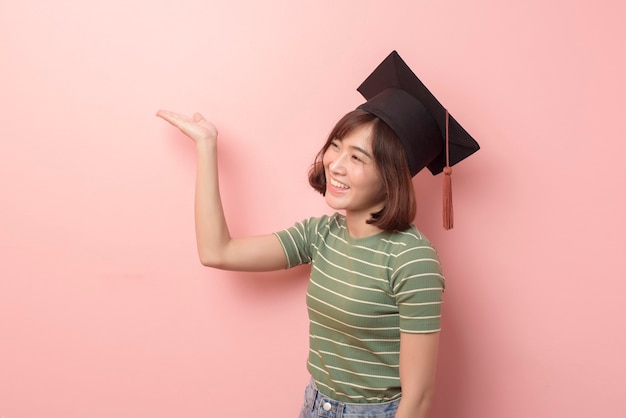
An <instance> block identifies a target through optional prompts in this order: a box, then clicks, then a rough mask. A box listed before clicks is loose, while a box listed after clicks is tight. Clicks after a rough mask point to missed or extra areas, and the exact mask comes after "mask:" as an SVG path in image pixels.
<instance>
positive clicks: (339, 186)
mask: <svg viewBox="0 0 626 418" xmlns="http://www.w3.org/2000/svg"><path fill="white" fill-rule="evenodd" d="M330 184H331V186H333V187H336V188H337V189H344V190H346V189H349V188H350V187H348V186H346V185H345V184H343V183H340V182H338V181H337V180H335V179H333V178H331V179H330Z"/></svg>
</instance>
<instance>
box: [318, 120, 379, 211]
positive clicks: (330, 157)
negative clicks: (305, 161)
mask: <svg viewBox="0 0 626 418" xmlns="http://www.w3.org/2000/svg"><path fill="white" fill-rule="evenodd" d="M371 131H372V124H371V123H368V124H365V125H361V126H359V127H357V128H355V129H353V130H352V131H351V132H350V133H349V134H347V135H346V136H344V137H343V138H342V139H333V140H332V141H331V144H330V146H329V147H328V149H327V150H326V151H325V152H324V156H323V159H322V161H323V164H324V173H325V175H326V194H325V197H326V202H327V203H328V205H329V206H330V207H331V208H333V209H335V210H345V211H346V215H347V216H354V215H357V216H364V217H365V219H369V218H370V217H371V214H372V213H373V212H378V211H380V210H381V209H382V208H383V206H384V202H385V192H384V188H383V184H382V181H381V178H380V173H379V172H378V167H377V165H376V162H375V161H374V155H373V152H372V139H371Z"/></svg>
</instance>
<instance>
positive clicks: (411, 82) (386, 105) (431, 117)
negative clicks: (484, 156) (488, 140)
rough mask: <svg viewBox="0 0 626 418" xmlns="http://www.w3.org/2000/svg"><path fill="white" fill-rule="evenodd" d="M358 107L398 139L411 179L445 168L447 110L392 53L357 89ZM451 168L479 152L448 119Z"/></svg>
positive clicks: (470, 139) (472, 142) (466, 135)
mask: <svg viewBox="0 0 626 418" xmlns="http://www.w3.org/2000/svg"><path fill="white" fill-rule="evenodd" d="M357 90H358V91H359V92H360V93H361V94H362V95H363V97H365V99H367V102H365V103H363V104H362V105H361V106H359V109H363V110H365V111H367V112H369V113H372V114H374V115H376V116H378V117H379V118H380V119H382V120H383V121H384V122H385V123H387V125H389V127H390V128H391V129H393V131H394V132H395V133H396V134H397V135H398V137H399V138H400V141H402V145H403V146H404V149H405V151H406V154H407V159H408V161H409V170H410V171H411V175H412V176H414V175H415V174H417V173H418V172H419V171H420V170H421V169H422V168H424V167H428V169H429V170H430V172H431V173H432V174H433V175H435V174H439V173H441V172H442V171H443V168H444V167H445V166H446V119H447V112H446V109H445V108H444V107H443V106H442V105H441V103H439V101H438V100H437V99H436V98H435V96H433V95H432V93H431V92H430V91H428V89H427V88H426V86H424V84H423V83H422V82H421V81H420V80H419V79H418V78H417V76H416V75H415V74H414V73H413V71H411V69H410V68H409V67H408V65H406V63H405V62H404V61H403V60H402V58H401V57H400V55H398V53H397V52H396V51H393V52H392V53H391V54H389V56H388V57H387V58H385V59H384V60H383V62H381V63H380V64H379V65H378V67H376V69H375V70H374V72H373V73H372V74H370V76H369V77H367V79H366V80H365V81H364V82H363V83H362V84H361V85H360V86H359V88H358V89H357ZM448 148H449V158H450V160H449V161H450V163H449V165H450V166H453V165H454V164H456V163H458V162H459V161H461V160H463V159H464V158H466V157H468V156H470V155H471V154H473V153H474V152H476V151H478V149H479V146H478V143H477V142H476V141H475V140H474V139H473V138H472V137H471V136H470V135H469V134H468V133H467V132H466V131H465V129H463V127H462V126H461V125H459V123H458V122H457V121H456V120H455V119H454V118H453V117H452V116H449V130H448Z"/></svg>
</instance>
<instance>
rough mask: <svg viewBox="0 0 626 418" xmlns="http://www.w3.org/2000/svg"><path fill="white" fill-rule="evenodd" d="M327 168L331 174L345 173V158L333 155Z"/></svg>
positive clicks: (340, 155)
mask: <svg viewBox="0 0 626 418" xmlns="http://www.w3.org/2000/svg"><path fill="white" fill-rule="evenodd" d="M328 168H329V169H330V171H331V172H333V173H345V170H346V165H345V156H344V155H343V154H337V155H335V158H334V159H333V160H332V161H331V162H330V164H329V165H328Z"/></svg>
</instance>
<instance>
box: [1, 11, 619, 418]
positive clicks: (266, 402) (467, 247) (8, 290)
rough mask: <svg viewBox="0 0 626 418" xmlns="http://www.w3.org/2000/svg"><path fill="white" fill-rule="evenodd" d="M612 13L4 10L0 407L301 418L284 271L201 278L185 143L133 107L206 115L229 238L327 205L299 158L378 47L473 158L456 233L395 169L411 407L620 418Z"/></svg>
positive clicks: (348, 99)
mask: <svg viewBox="0 0 626 418" xmlns="http://www.w3.org/2000/svg"><path fill="white" fill-rule="evenodd" d="M237 3H244V4H237ZM96 4H97V5H96ZM623 4H624V3H623V2H621V1H619V0H612V1H611V0H596V1H593V2H588V1H571V0H570V1H565V0H557V1H552V2H549V1H544V0H527V1H523V2H521V1H520V2H503V1H499V0H476V1H472V2H459V1H429V2H425V1H408V0H407V1H387V2H382V1H381V2H374V1H364V0H361V1H356V0H355V1H337V0H333V1H330V0H316V1H305V2H293V1H278V0H273V1H264V2H255V1H248V2H232V1H199V0H177V1H173V0H172V1H167V0H157V1H155V0H152V1H147V0H145V1H142V0H124V1H122V0H108V1H102V2H85V1H78V0H56V1H44V0H39V1H29V2H9V1H2V2H1V4H0V67H1V69H0V75H1V76H0V114H1V115H2V116H1V119H2V122H1V123H0V141H1V142H0V145H1V148H0V191H1V193H0V200H1V205H0V275H1V280H0V416H2V417H4V418H33V417H48V418H73V417H76V418H83V417H90V418H101V417H102V418H104V417H111V416H115V417H129V418H131V417H132V418H135V417H148V416H150V417H155V418H159V417H163V418H165V417H188V418H194V417H217V416H233V417H251V416H258V417H268V418H269V417H285V418H287V417H295V416H297V411H298V408H299V405H300V401H301V394H302V390H303V387H304V384H305V383H306V381H307V374H306V370H305V358H306V354H307V336H306V334H307V331H306V311H305V307H304V299H303V295H304V289H305V285H306V270H305V269H297V270H294V271H289V272H281V273H279V274H262V275H255V274H235V273H229V272H221V271H215V270H210V269H205V268H202V267H201V266H200V265H199V263H198V261H197V259H196V254H195V246H194V235H193V220H192V200H193V181H194V149H193V147H192V145H191V143H190V142H189V141H187V140H186V139H184V138H182V137H181V135H180V134H178V133H177V132H175V131H174V130H173V129H172V128H171V127H169V126H167V125H166V124H165V123H164V122H163V121H160V120H158V119H157V118H155V117H154V113H155V111H156V110H157V109H158V108H161V107H167V108H171V109H174V110H178V111H182V112H187V113H190V112H192V111H194V110H200V111H202V112H203V113H205V114H206V115H207V116H208V117H210V118H211V119H212V120H213V121H214V122H215V123H216V124H217V125H218V126H219V128H220V132H221V157H220V158H221V168H222V182H223V198H224V203H225V206H226V209H227V212H228V214H229V219H230V220H231V229H232V230H233V232H234V233H237V234H251V233H261V232H270V231H273V230H276V229H278V228H282V227H286V226H289V225H291V224H292V223H293V222H295V221H297V220H300V219H301V218H303V217H306V216H311V215H316V214H320V213H322V212H325V211H327V210H328V209H327V208H326V207H325V205H324V202H323V199H321V198H320V197H319V196H318V195H316V194H315V193H314V192H312V191H311V190H310V189H309V188H308V186H307V184H306V179H305V174H306V169H307V167H308V164H309V163H310V162H311V160H312V158H313V155H314V154H315V152H316V151H317V149H318V147H319V146H320V145H321V141H322V140H323V138H324V137H325V135H326V134H327V132H328V130H329V129H330V127H331V125H332V124H334V122H335V121H336V119H337V118H338V117H339V116H341V115H343V113H345V112H346V111H348V110H350V109H352V108H353V107H355V106H356V105H357V104H359V103H360V102H361V98H360V96H359V95H358V93H356V91H355V87H356V86H357V85H358V84H359V83H360V82H361V81H362V79H363V78H364V77H365V76H366V75H368V74H369V72H370V70H371V69H372V68H373V67H374V66H375V65H376V64H377V63H378V62H379V61H380V60H381V59H382V58H383V57H384V56H385V55H386V54H388V53H389V52H390V51H391V50H392V49H397V50H398V51H399V52H400V54H401V55H402V56H403V58H404V59H405V60H406V61H407V62H408V63H409V64H410V65H411V66H412V68H413V69H414V70H415V71H416V72H417V73H418V75H419V76H420V78H422V80H424V81H425V82H426V83H427V85H428V86H429V87H430V88H431V90H433V92H434V93H435V94H437V96H438V97H439V98H440V99H441V101H442V102H443V103H444V104H446V105H447V106H448V107H449V109H450V111H451V112H452V113H453V114H454V116H455V117H456V118H457V119H458V120H460V121H461V122H462V123H463V125H464V126H465V127H466V128H467V129H468V130H469V131H470V132H471V133H472V134H473V135H474V136H475V137H476V138H477V140H478V141H479V142H480V144H481V145H482V147H483V149H482V150H481V151H480V152H479V153H478V154H476V155H475V156H474V157H472V158H470V159H469V160H467V161H465V162H464V163H462V164H460V165H459V166H457V167H458V168H457V169H456V170H455V176H454V198H455V209H456V220H455V221H456V227H455V229H454V230H452V231H449V232H446V231H444V230H443V229H442V228H441V226H440V193H441V192H440V181H441V179H440V178H432V177H431V176H430V175H428V174H426V173H422V174H420V175H418V176H417V178H416V180H415V184H416V188H417V193H418V195H419V196H418V197H419V199H420V207H419V214H418V219H417V222H418V223H419V225H420V227H421V228H422V229H423V230H424V231H425V232H426V233H427V235H429V236H430V238H431V239H432V240H433V241H434V242H435V244H436V245H437V247H438V249H439V251H440V254H441V258H442V260H443V262H444V263H445V264H444V268H445V271H446V273H447V277H448V291H447V292H446V308H445V314H446V317H445V320H444V331H443V334H442V339H443V347H442V353H441V360H440V373H439V379H438V388H437V391H438V392H437V399H436V403H435V405H434V410H433V413H432V417H434V418H448V417H450V418H452V417H454V418H457V417H463V418H479V417H480V418H501V417H507V418H517V417H519V418H527V417H556V416H567V417H570V418H576V417H588V416H597V417H604V418H613V417H618V416H619V417H621V416H623V392H624V383H625V382H624V376H626V361H625V358H626V357H625V356H624V354H623V353H624V352H625V351H626V337H625V333H624V317H625V313H626V312H625V308H624V303H623V301H622V299H623V295H624V292H625V291H626V284H625V280H624V279H625V278H626V262H625V257H624V254H623V252H624V243H623V240H624V238H623V237H624V234H625V233H626V222H625V221H624V216H623V213H624V212H625V211H626V203H625V201H624V194H623V185H622V183H623V180H624V174H623V171H622V170H621V167H620V165H621V160H622V156H623V155H624V154H625V153H626V142H625V141H624V139H625V138H624V129H623V126H622V125H623V118H624V116H623V110H624V106H623V97H624V96H625V95H626V84H625V83H624V80H623V74H625V73H626V61H625V59H624V52H623V51H624V47H623V41H624V39H625V37H626V30H625V29H624V27H623V26H622V22H623V20H624V17H625V13H624V12H625V11H626V10H625V7H624V6H623ZM259 173H263V174H262V175H261V174H259ZM233 406H235V407H236V408H238V411H237V412H235V411H233V410H232V409H231V408H232V407H233Z"/></svg>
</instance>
